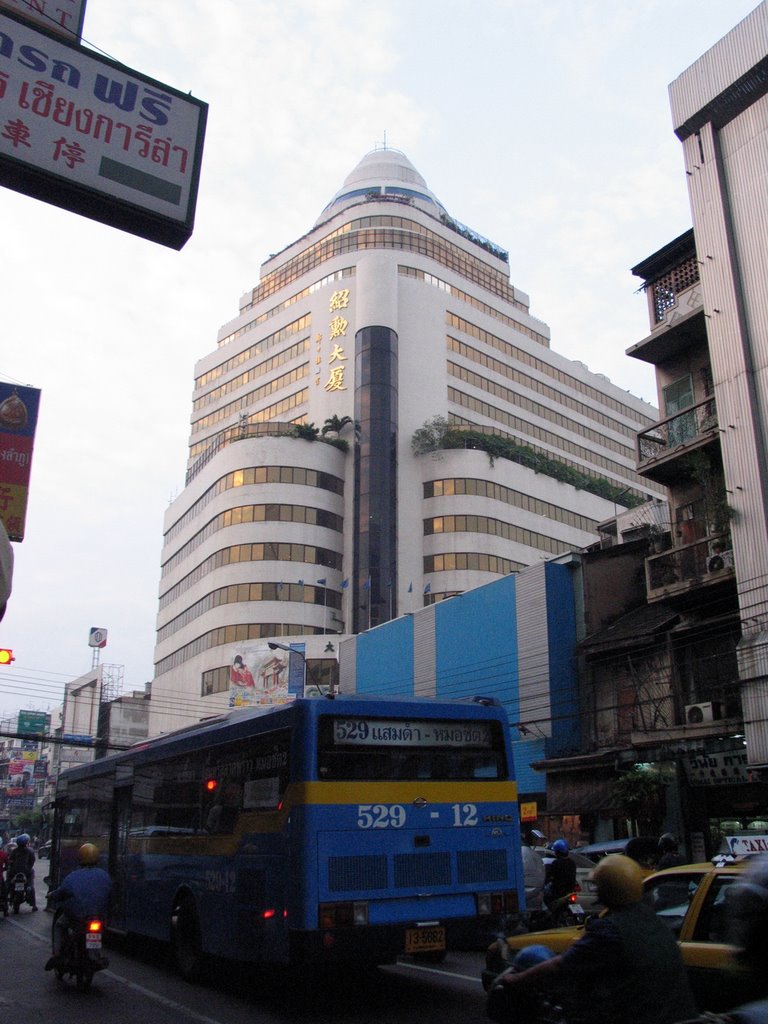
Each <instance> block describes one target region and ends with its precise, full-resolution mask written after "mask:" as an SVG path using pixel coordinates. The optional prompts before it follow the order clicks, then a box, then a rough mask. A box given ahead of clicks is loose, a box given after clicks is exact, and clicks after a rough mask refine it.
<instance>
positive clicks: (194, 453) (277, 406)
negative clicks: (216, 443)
mask: <svg viewBox="0 0 768 1024" xmlns="http://www.w3.org/2000/svg"><path fill="white" fill-rule="evenodd" d="M308 399H309V389H308V388H302V389H301V391H296V392H295V393H294V394H293V395H288V396H287V397H286V398H282V399H281V400H280V401H279V402H275V403H274V405H268V406H267V407H266V409H260V410H259V411H258V412H252V413H249V414H248V415H247V418H246V420H245V425H246V426H247V425H248V424H251V423H267V422H269V421H270V420H279V419H282V417H283V416H285V414H286V413H290V412H291V410H292V409H296V408H297V407H298V406H300V405H306V403H307V400H308ZM210 446H211V438H210V437H206V438H204V439H203V440H202V441H198V442H197V444H193V445H190V447H189V459H190V461H194V460H195V459H196V458H197V457H198V455H202V454H203V453H204V452H206V451H207V450H208V449H209V448H210Z"/></svg>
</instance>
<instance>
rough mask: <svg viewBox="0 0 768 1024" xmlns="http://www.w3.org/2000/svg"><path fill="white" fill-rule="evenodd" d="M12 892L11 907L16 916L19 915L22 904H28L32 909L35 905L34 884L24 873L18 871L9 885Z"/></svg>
mask: <svg viewBox="0 0 768 1024" xmlns="http://www.w3.org/2000/svg"><path fill="white" fill-rule="evenodd" d="M8 884H9V887H10V890H11V896H10V899H11V906H12V907H13V912H14V914H18V912H19V910H20V908H21V905H22V903H28V904H29V905H30V907H34V905H35V898H34V896H35V894H34V892H33V890H32V882H31V881H30V879H28V878H27V876H26V875H25V874H24V872H23V871H17V872H16V874H15V875H14V876H13V878H12V879H11V880H10V882H9V883H8Z"/></svg>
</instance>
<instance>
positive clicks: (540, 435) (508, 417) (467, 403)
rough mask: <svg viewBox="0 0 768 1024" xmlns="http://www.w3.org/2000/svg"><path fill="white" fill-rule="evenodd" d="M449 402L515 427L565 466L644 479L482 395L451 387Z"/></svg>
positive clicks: (525, 439)
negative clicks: (548, 446)
mask: <svg viewBox="0 0 768 1024" xmlns="http://www.w3.org/2000/svg"><path fill="white" fill-rule="evenodd" d="M448 401H449V402H455V403H456V404H457V405H460V406H463V408H465V409H472V410H473V412H477V413H479V414H480V415H481V416H487V417H488V419H492V420H496V422H497V423H503V424H504V425H505V426H507V427H511V428H512V429H513V430H516V431H518V433H519V435H520V443H522V444H525V445H528V447H530V448H532V449H533V450H537V451H540V452H542V453H543V454H544V455H546V456H547V457H548V458H550V459H557V461H558V462H562V463H563V464H564V465H568V466H573V467H574V468H575V469H577V470H578V471H579V472H580V473H586V474H587V475H589V476H596V475H597V474H596V473H595V472H594V468H595V467H596V466H600V467H601V468H602V469H605V470H608V471H609V472H611V473H615V474H617V475H620V476H622V477H628V478H629V479H631V480H636V481H638V482H639V483H642V478H641V477H639V476H638V475H637V473H635V471H634V470H632V469H630V468H629V467H628V466H627V465H626V464H625V463H621V462H615V461H614V460H613V459H609V458H606V457H605V456H604V455H600V454H598V453H597V452H595V451H594V450H592V449H590V448H584V447H583V446H582V445H580V444H576V443H575V442H573V441H569V440H568V439H567V438H565V437H560V436H559V435H558V434H553V433H552V431H550V430H545V429H544V428H543V427H538V426H536V425H535V424H534V423H530V422H529V421H528V420H523V419H520V417H519V416H513V415H512V414H511V413H508V412H506V411H505V410H504V409H497V408H496V406H493V405H491V404H490V403H489V402H484V401H483V400H482V399H480V398H473V397H472V395H467V394H465V393H464V392H463V391H459V390H458V389H457V388H451V387H449V388H448ZM529 437H535V438H537V439H538V440H539V441H544V442H545V443H547V444H551V445H552V447H553V448H559V449H560V450H561V451H565V452H570V453H571V455H576V456H578V457H579V458H580V459H583V460H584V462H585V463H586V465H584V464H582V463H577V462H571V461H570V460H567V459H563V458H560V456H559V455H558V454H556V453H554V452H552V451H551V450H547V449H545V448H535V446H534V445H532V444H529V442H528V438H529Z"/></svg>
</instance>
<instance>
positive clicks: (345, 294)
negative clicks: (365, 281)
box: [315, 288, 349, 394]
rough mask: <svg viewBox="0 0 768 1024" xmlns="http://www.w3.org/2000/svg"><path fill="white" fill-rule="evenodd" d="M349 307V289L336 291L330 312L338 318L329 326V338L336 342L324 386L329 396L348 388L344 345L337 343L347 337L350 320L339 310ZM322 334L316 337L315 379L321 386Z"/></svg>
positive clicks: (332, 297) (329, 359)
mask: <svg viewBox="0 0 768 1024" xmlns="http://www.w3.org/2000/svg"><path fill="white" fill-rule="evenodd" d="M348 307H349V288H341V289H339V290H338V291H335V292H334V293H333V295H331V299H330V302H329V312H330V313H336V316H334V317H333V319H332V320H331V321H330V323H329V324H328V337H329V339H330V340H331V341H332V342H334V345H333V347H332V349H331V353H330V356H329V358H328V364H327V366H328V378H327V380H326V382H325V384H324V385H323V387H324V390H325V391H327V392H328V393H329V394H330V393H332V392H334V391H346V390H347V386H346V384H345V383H344V371H345V369H346V365H345V364H346V362H347V356H346V353H345V351H344V345H343V343H342V342H341V341H337V340H336V339H337V338H341V339H344V338H345V337H346V335H347V328H348V327H349V320H347V318H346V317H344V316H342V315H341V313H340V312H339V310H346V309H347V308H348ZM322 341H323V336H322V334H316V335H315V346H316V349H317V357H316V360H315V361H316V364H317V376H316V377H315V383H316V384H320V374H321V365H322V355H321V352H322Z"/></svg>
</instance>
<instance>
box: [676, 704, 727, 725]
mask: <svg viewBox="0 0 768 1024" xmlns="http://www.w3.org/2000/svg"><path fill="white" fill-rule="evenodd" d="M722 717H723V714H722V708H721V706H720V704H719V702H718V701H706V702H705V703H703V704H687V705H686V708H685V721H686V724H687V725H702V724H703V723H704V722H714V721H716V720H717V719H718V718H722Z"/></svg>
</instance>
